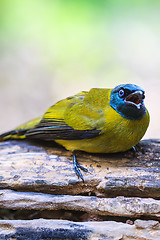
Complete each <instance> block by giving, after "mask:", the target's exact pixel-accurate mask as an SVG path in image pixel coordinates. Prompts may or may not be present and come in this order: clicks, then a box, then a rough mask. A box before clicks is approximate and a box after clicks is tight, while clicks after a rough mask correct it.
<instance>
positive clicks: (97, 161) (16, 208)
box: [0, 140, 160, 239]
mask: <svg viewBox="0 0 160 240" xmlns="http://www.w3.org/2000/svg"><path fill="white" fill-rule="evenodd" d="M76 156H77V160H78V163H79V164H80V165H81V166H83V167H85V168H87V169H88V172H87V173H85V172H83V177H84V183H83V182H82V180H81V179H78V178H77V175H76V174H75V172H74V170H73V164H72V154H71V153H70V152H69V151H66V150H65V149H64V148H62V147H60V146H58V145H56V144H55V143H46V142H35V141H31V142H28V141H15V140H14V141H6V142H1V143H0V188H1V190H0V208H1V211H0V216H1V219H7V220H1V221H0V239H7V238H2V237H4V236H7V237H8V236H10V237H15V238H16V235H14V234H18V231H19V233H20V232H21V230H22V229H23V231H22V232H23V233H25V234H29V232H30V234H31V235H32V233H33V232H36V233H37V234H42V232H43V233H45V234H47V233H48V231H50V232H52V233H53V232H54V236H56V237H55V239H57V238H58V237H57V236H58V235H56V234H59V238H58V239H65V238H62V235H63V234H62V232H61V231H59V230H58V229H59V227H60V225H61V226H62V227H61V229H63V233H64V232H66V233H67V234H71V235H70V236H72V235H74V238H71V239H89V237H91V236H92V235H91V234H93V236H95V234H97V236H99V238H97V239H111V236H112V237H113V239H128V238H127V236H130V239H133V238H134V239H160V227H159V225H158V223H157V220H160V200H159V199H160V161H159V160H160V140H145V141H141V142H140V143H139V144H138V145H137V147H136V152H134V151H133V150H130V151H127V152H125V153H118V154H88V153H84V152H77V153H76ZM27 214H28V215H27ZM26 216H28V218H27V217H26ZM34 218H43V219H41V220H35V219H34ZM46 218H50V219H52V220H47V219H46ZM136 218H139V219H140V220H136ZM10 219H13V220H10ZM18 219H21V220H18ZM23 219H25V220H23ZM32 219H33V220H32ZM53 219H56V220H53ZM60 219H61V220H60ZM62 219H63V220H62ZM141 219H143V220H144V221H143V220H141ZM66 220H70V221H66ZM110 220H112V222H110ZM71 221H72V222H71ZM73 221H76V222H77V223H74V222H73ZM86 221H93V222H88V223H87V222H86ZM97 221H99V222H97ZM137 221H139V222H137ZM82 222H83V223H82ZM126 222H127V223H126ZM133 222H134V224H133ZM128 223H129V224H128ZM74 224H76V225H74ZM97 224H98V225H97ZM137 224H138V225H137ZM139 224H140V225H139ZM44 225H45V226H44ZM46 226H48V228H47V227H46ZM73 226H74V227H73ZM75 226H76V230H75ZM146 226H147V227H146ZM115 227H117V228H118V231H116V232H115V231H114V230H113V231H111V230H109V232H110V234H108V233H107V234H108V235H106V230H105V229H107V228H112V229H115ZM20 228H21V230H18V229H20ZM3 229H4V230H3ZM6 229H8V230H6ZM13 229H14V234H11V232H10V230H12V231H13ZM27 229H30V230H31V231H28V232H27ZM38 229H39V230H38ZM68 229H70V230H68ZM100 229H101V230H100ZM120 229H122V230H120ZM137 229H138V230H137ZM139 229H140V230H139ZM78 230H79V231H82V230H83V234H84V236H83V238H76V236H78V235H76V234H78V232H77V231H78ZM125 231H126V232H125ZM127 231H128V232H127ZM151 232H152V237H153V238H149V237H150V236H151V235H150V234H151ZM1 233H3V234H1ZM140 233H142V235H143V236H141V235H140ZM7 234H11V235H7ZM98 234H99V235H98ZM103 234H104V237H107V236H108V238H102V237H101V238H100V235H103ZM116 234H117V235H116ZM127 234H131V235H127ZM136 234H137V235H136ZM144 234H146V235H144ZM31 235H30V237H31ZM26 236H27V235H25V237H26ZM37 236H38V235H37ZM45 236H47V235H45ZM64 236H65V234H64ZM66 236H68V235H66ZM93 236H92V237H91V238H90V239H92V238H93ZM115 236H119V238H116V237H115ZM140 236H141V238H140ZM144 236H145V237H146V238H145V237H144ZM156 236H158V237H157V238H156ZM60 237H61V238H60ZM114 237H115V238H114ZM120 237H121V238H120ZM68 238H69V237H68ZM20 239H27V238H23V236H22V238H20ZM28 239H32V238H28ZM40 239H45V238H40ZM51 239H54V238H51ZM66 239H67V238H66Z"/></svg>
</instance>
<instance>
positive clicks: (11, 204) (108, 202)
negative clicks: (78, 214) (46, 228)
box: [0, 190, 160, 220]
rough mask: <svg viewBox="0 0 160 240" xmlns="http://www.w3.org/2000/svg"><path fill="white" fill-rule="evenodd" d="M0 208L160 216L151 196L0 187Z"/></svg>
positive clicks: (159, 204) (159, 201)
mask: <svg viewBox="0 0 160 240" xmlns="http://www.w3.org/2000/svg"><path fill="white" fill-rule="evenodd" d="M0 208H7V209H29V210H56V211H57V210H70V211H84V212H87V213H91V214H97V215H108V216H121V217H130V218H135V217H141V216H147V217H150V218H151V219H153V218H156V219H159V220H160V200H154V199H152V198H137V197H129V198H126V197H116V198H99V197H95V196H71V195H51V194H44V193H33V192H30V193H28V192H15V191H13V190H0Z"/></svg>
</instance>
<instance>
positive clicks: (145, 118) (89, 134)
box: [0, 83, 150, 182]
mask: <svg viewBox="0 0 160 240" xmlns="http://www.w3.org/2000/svg"><path fill="white" fill-rule="evenodd" d="M144 98H145V92H144V90H143V89H142V88H141V87H139V86H137V85H134V84H130V83H127V84H120V85H118V86H116V87H115V88H111V89H108V88H92V89H90V90H89V91H82V92H80V93H78V94H76V95H73V96H70V97H67V98H65V99H63V100H60V101H58V102H57V103H55V104H54V105H52V106H51V107H50V108H49V109H48V110H47V111H46V112H45V113H44V115H43V116H42V117H39V118H36V119H33V120H31V121H29V122H27V123H25V124H23V125H20V126H19V127H17V128H15V129H14V130H11V131H8V132H6V133H3V134H1V135H0V141H4V140H9V139H25V138H26V139H39V140H44V141H55V142H56V143H58V144H60V145H62V146H63V147H65V148H66V150H69V151H71V152H72V154H73V155H72V159H73V167H74V170H75V173H76V174H77V176H78V178H81V179H82V181H83V182H84V178H83V175H82V173H81V171H80V169H81V170H82V171H84V172H87V169H86V168H84V167H82V166H81V165H79V164H78V162H77V159H76V151H84V152H88V153H116V152H125V151H127V150H129V149H131V148H133V147H134V146H135V145H136V144H137V143H138V142H139V141H140V140H141V138H142V137H143V136H144V134H145V132H146V130H147V128H148V125H149V121H150V117H149V112H148V110H147V109H146V107H145V105H144Z"/></svg>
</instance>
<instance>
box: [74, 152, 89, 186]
mask: <svg viewBox="0 0 160 240" xmlns="http://www.w3.org/2000/svg"><path fill="white" fill-rule="evenodd" d="M72 160H73V168H74V171H75V173H76V174H77V176H78V177H79V178H81V179H82V181H83V182H84V179H83V175H82V173H81V171H80V170H79V168H80V169H81V170H82V171H84V172H88V170H87V168H84V167H82V166H81V165H79V164H78V162H77V159H76V155H75V152H73V157H72Z"/></svg>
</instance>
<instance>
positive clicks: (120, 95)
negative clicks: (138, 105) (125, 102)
mask: <svg viewBox="0 0 160 240" xmlns="http://www.w3.org/2000/svg"><path fill="white" fill-rule="evenodd" d="M118 95H119V97H120V98H122V97H124V89H120V90H119V92H118Z"/></svg>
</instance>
